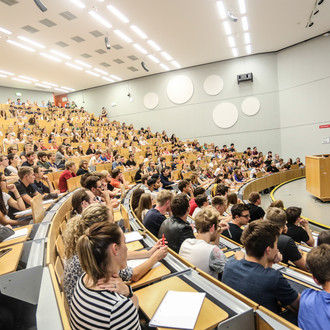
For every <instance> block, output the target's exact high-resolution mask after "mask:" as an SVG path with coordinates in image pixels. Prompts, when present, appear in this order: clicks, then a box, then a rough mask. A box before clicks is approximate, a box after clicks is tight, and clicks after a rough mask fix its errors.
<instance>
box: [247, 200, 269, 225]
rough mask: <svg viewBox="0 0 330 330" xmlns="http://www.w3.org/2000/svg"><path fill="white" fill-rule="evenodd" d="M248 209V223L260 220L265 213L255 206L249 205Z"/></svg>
mask: <svg viewBox="0 0 330 330" xmlns="http://www.w3.org/2000/svg"><path fill="white" fill-rule="evenodd" d="M249 207H250V222H251V221H254V220H259V219H262V218H263V217H264V215H265V211H264V210H263V209H262V208H261V207H260V206H257V205H254V204H252V203H249Z"/></svg>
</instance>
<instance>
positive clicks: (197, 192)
mask: <svg viewBox="0 0 330 330" xmlns="http://www.w3.org/2000/svg"><path fill="white" fill-rule="evenodd" d="M204 193H205V189H204V188H203V187H196V188H195V189H194V197H193V198H191V199H190V201H189V205H190V211H189V215H190V216H192V214H193V213H194V211H195V208H196V207H197V204H196V201H195V198H196V197H197V196H198V195H203V194H204Z"/></svg>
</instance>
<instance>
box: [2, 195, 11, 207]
mask: <svg viewBox="0 0 330 330" xmlns="http://www.w3.org/2000/svg"><path fill="white" fill-rule="evenodd" d="M2 198H3V202H4V203H5V207H6V209H7V211H8V201H9V199H10V198H11V197H10V195H8V194H7V193H5V192H3V193H2Z"/></svg>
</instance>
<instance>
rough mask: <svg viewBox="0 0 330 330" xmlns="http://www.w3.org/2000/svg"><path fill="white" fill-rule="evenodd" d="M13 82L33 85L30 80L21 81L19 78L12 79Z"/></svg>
mask: <svg viewBox="0 0 330 330" xmlns="http://www.w3.org/2000/svg"><path fill="white" fill-rule="evenodd" d="M11 79H13V80H16V81H19V82H23V83H25V84H31V81H28V80H24V79H19V78H11Z"/></svg>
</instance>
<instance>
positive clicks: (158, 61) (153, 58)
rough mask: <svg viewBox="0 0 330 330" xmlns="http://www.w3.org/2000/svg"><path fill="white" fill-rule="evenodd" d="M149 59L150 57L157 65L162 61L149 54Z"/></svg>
mask: <svg viewBox="0 0 330 330" xmlns="http://www.w3.org/2000/svg"><path fill="white" fill-rule="evenodd" d="M148 57H149V58H150V59H151V60H152V61H153V62H155V63H157V64H158V63H160V60H159V59H158V58H157V57H155V56H154V55H151V54H149V55H148Z"/></svg>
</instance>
